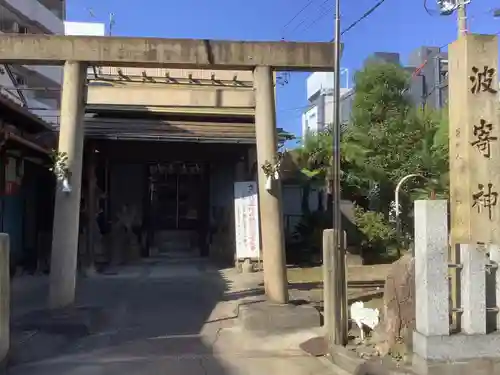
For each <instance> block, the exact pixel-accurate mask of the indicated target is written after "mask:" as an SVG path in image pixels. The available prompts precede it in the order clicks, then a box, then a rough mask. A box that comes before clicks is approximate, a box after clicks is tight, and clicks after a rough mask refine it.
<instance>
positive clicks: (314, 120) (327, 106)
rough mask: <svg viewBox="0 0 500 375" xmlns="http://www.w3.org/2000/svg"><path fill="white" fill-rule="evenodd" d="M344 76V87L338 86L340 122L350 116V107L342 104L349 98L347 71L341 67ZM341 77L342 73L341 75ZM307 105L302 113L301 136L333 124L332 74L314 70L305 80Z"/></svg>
mask: <svg viewBox="0 0 500 375" xmlns="http://www.w3.org/2000/svg"><path fill="white" fill-rule="evenodd" d="M341 73H342V74H343V75H344V76H345V78H346V82H345V83H344V85H345V87H341V88H340V98H341V99H340V100H341V109H340V112H341V114H340V116H341V119H342V120H341V121H342V123H343V122H344V119H348V118H349V116H350V107H349V106H347V105H343V104H342V101H343V100H349V98H350V95H349V93H350V92H351V91H352V90H351V89H349V72H348V70H347V69H343V70H342V72H341ZM341 77H342V75H341ZM306 86H307V101H308V107H307V109H306V110H305V111H304V113H303V114H302V136H305V135H306V134H307V133H311V132H312V133H315V132H319V131H322V130H324V129H325V128H327V127H328V126H330V125H332V124H333V89H334V87H333V86H334V74H333V73H327V72H316V73H313V74H311V75H310V76H309V77H308V78H307V80H306Z"/></svg>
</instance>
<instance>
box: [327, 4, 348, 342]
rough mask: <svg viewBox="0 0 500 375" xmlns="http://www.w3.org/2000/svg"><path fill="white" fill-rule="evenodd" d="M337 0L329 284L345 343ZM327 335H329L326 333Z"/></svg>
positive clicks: (338, 335)
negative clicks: (330, 268) (330, 271)
mask: <svg viewBox="0 0 500 375" xmlns="http://www.w3.org/2000/svg"><path fill="white" fill-rule="evenodd" d="M340 35H341V33H340V0H336V1H335V45H334V47H335V54H334V56H335V59H334V92H333V103H334V106H333V108H334V116H333V119H334V126H333V132H332V133H333V158H332V159H333V160H332V209H333V210H332V211H333V218H332V219H333V241H332V242H333V243H332V247H333V249H332V252H333V253H332V254H331V259H332V269H333V272H332V273H330V279H329V280H328V282H329V283H331V284H330V285H332V286H333V288H331V290H332V291H333V293H332V294H333V296H332V297H333V298H332V299H333V300H332V307H333V317H334V320H333V324H332V326H333V330H334V332H333V338H334V343H335V344H336V345H346V344H347V321H348V314H347V280H346V264H345V247H344V236H343V231H342V213H341V210H340V202H341V194H340V46H341V43H340ZM330 337H331V336H330Z"/></svg>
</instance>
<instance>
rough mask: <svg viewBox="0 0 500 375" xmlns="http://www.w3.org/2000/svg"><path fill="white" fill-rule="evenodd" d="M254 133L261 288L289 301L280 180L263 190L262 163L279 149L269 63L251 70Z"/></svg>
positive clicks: (273, 298)
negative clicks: (252, 71) (262, 278)
mask: <svg viewBox="0 0 500 375" xmlns="http://www.w3.org/2000/svg"><path fill="white" fill-rule="evenodd" d="M254 85H255V133H256V140H257V164H258V165H257V175H258V180H259V211H260V230H261V238H262V258H263V262H264V287H265V291H266V295H267V297H268V298H269V299H270V300H271V301H272V302H275V303H281V304H285V303H288V298H289V296H288V280H287V274H286V259H285V238H284V231H283V210H282V199H281V182H280V180H274V181H273V182H274V184H273V187H272V189H271V191H267V190H266V179H267V177H266V175H265V173H264V171H263V170H262V168H261V166H262V165H264V164H265V163H266V162H269V163H271V164H273V165H274V162H275V156H276V152H277V148H278V137H277V132H276V102H275V96H274V79H273V71H272V69H271V67H269V66H257V67H255V70H254Z"/></svg>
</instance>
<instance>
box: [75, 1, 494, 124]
mask: <svg viewBox="0 0 500 375" xmlns="http://www.w3.org/2000/svg"><path fill="white" fill-rule="evenodd" d="M67 2H68V8H67V13H68V19H69V20H70V21H87V22H105V23H107V22H108V19H109V13H111V12H113V13H114V14H115V20H116V23H115V26H114V29H113V34H114V35H119V36H148V37H164V38H209V39H233V40H238V39H240V40H280V39H281V38H285V40H298V41H327V40H331V38H332V36H333V18H334V15H333V6H334V0H314V1H313V3H312V4H311V5H310V6H308V8H307V9H306V10H305V11H304V12H303V13H301V14H300V15H299V16H297V18H296V19H295V20H294V21H293V22H292V23H290V24H289V21H290V20H291V19H292V18H293V17H294V16H295V15H296V13H297V12H298V11H299V10H300V9H301V8H303V7H304V5H306V4H307V3H308V2H309V0H293V1H292V0H290V1H285V0H210V1H209V0H183V1H169V0H142V1H135V0H125V1H124V0H67ZM376 2H377V0H342V10H341V15H342V19H343V27H342V28H344V27H346V26H348V25H349V24H350V23H351V22H353V21H355V20H356V19H357V18H359V17H360V16H361V15H362V14H363V13H364V12H365V11H366V10H367V9H369V8H370V7H371V6H373V5H374V4H375V3H376ZM434 4H435V0H428V6H429V8H435V7H434ZM495 6H498V7H500V4H498V2H497V1H495V0H472V2H471V4H470V6H469V9H468V13H469V14H468V15H469V29H470V31H471V32H474V33H491V34H493V33H498V32H500V18H499V19H495V18H493V17H492V15H491V14H490V13H488V12H489V11H490V10H491V9H492V8H494V7H495ZM89 9H91V10H92V12H89ZM91 13H92V14H93V15H94V17H93V16H92V15H91ZM287 24H289V25H288V26H286V27H285V25H287ZM456 35H457V28H456V17H455V16H449V17H440V16H429V15H428V14H427V12H426V11H425V9H424V5H423V0H386V1H385V3H384V4H383V5H382V6H380V7H379V8H378V9H377V10H376V11H375V12H374V13H373V14H372V15H370V16H369V17H368V18H367V19H365V20H364V21H362V22H361V23H360V24H359V25H358V26H356V27H355V28H354V29H352V30H351V31H349V32H348V33H347V34H345V36H344V38H343V42H344V43H345V46H344V53H343V56H342V67H345V68H348V69H349V70H350V72H351V75H352V73H354V71H355V70H356V69H359V67H360V66H361V64H362V62H363V60H364V59H365V58H366V57H367V56H369V55H370V54H371V53H373V52H398V53H400V54H401V56H402V60H403V61H402V62H403V63H405V62H406V58H407V56H408V55H409V53H410V52H411V51H412V50H414V49H416V48H418V47H419V46H422V45H428V46H443V45H445V44H446V43H449V42H451V41H453V40H454V39H455V38H456ZM306 77H307V74H306V73H292V75H291V77H290V79H289V83H288V84H287V85H285V86H280V87H279V88H278V91H277V95H278V105H277V107H278V108H277V113H278V126H280V127H283V128H285V129H287V130H288V131H291V132H294V133H296V134H300V128H301V125H300V115H301V109H302V108H303V107H304V106H305V105H306V102H307V100H306V90H305V78H306Z"/></svg>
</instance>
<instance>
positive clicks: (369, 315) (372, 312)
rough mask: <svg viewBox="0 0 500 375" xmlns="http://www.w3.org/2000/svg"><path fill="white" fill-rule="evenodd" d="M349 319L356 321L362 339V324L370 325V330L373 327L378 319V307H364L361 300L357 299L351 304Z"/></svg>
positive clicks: (363, 337)
mask: <svg viewBox="0 0 500 375" xmlns="http://www.w3.org/2000/svg"><path fill="white" fill-rule="evenodd" d="M351 319H352V320H354V321H355V322H356V324H357V326H358V327H359V330H360V332H361V340H364V339H365V333H364V331H363V326H367V327H370V328H371V329H372V330H373V329H375V327H376V326H377V325H378V323H379V321H380V313H379V311H378V309H371V308H369V307H365V306H364V303H363V302H361V301H357V302H354V303H353V304H352V305H351Z"/></svg>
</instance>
